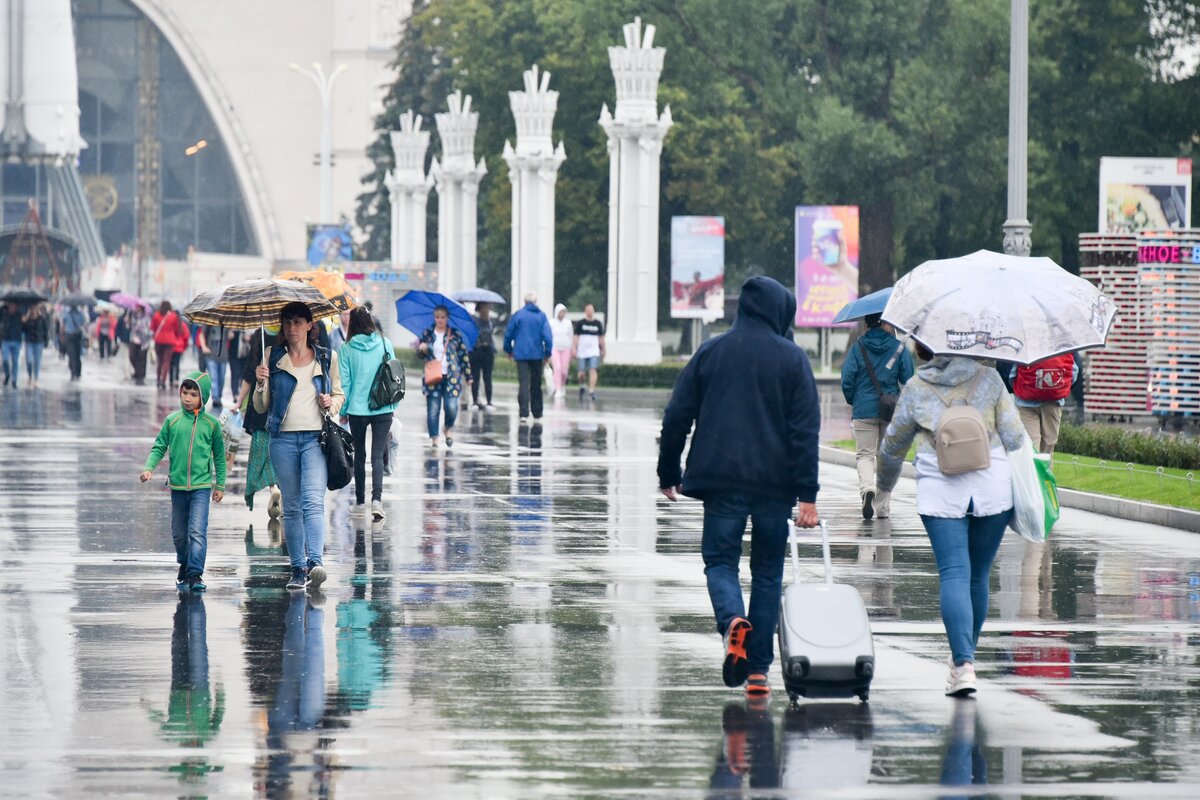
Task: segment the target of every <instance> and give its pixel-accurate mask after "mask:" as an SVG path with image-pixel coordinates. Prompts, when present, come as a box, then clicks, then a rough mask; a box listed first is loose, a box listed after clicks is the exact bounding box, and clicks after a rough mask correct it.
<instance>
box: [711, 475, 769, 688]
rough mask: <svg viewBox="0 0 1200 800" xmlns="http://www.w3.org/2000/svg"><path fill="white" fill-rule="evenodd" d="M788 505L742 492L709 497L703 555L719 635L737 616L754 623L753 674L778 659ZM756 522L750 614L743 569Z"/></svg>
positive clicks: (749, 649) (749, 657)
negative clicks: (740, 570)
mask: <svg viewBox="0 0 1200 800" xmlns="http://www.w3.org/2000/svg"><path fill="white" fill-rule="evenodd" d="M791 511H792V504H791V502H789V501H787V500H780V499H778V498H774V497H765V496H763V495H756V494H750V493H748V492H741V491H722V492H708V493H707V494H705V496H704V533H703V535H702V536H701V540H700V552H701V554H702V555H703V557H704V574H705V576H707V578H708V597H709V600H711V601H712V607H713V615H714V616H715V617H716V620H717V631H718V632H719V633H721V634H724V633H725V629H726V628H728V627H729V623H730V622H731V621H732V620H733V618H734V617H745V618H746V619H748V620H750V624H751V625H752V626H753V628H754V630H753V631H752V632H751V633H750V636H749V638H748V639H747V643H746V661H747V662H748V663H747V665H748V666H749V668H750V671H751V672H763V673H765V672H766V671H767V668H768V667H770V666H771V662H772V661H773V660H774V659H775V651H774V648H773V642H774V636H775V628H776V626H777V625H778V624H779V600H780V597H781V596H782V594H783V559H784V555H785V554H786V552H787V537H788V524H787V521H788V515H789V514H791ZM747 517H749V518H750V522H751V525H752V527H751V529H750V612H749V613H748V614H747V613H746V611H745V608H746V607H745V605H744V601H743V599H742V585H741V582H740V581H739V579H738V565H739V563H740V562H741V560H742V535H743V534H744V533H745V532H746V518H747Z"/></svg>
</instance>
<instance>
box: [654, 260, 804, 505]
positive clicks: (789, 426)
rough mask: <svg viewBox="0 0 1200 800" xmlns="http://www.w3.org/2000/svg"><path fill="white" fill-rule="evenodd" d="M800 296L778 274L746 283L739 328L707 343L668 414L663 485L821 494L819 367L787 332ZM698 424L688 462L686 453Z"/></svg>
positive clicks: (699, 493)
mask: <svg viewBox="0 0 1200 800" xmlns="http://www.w3.org/2000/svg"><path fill="white" fill-rule="evenodd" d="M795 315H796V299H795V297H793V296H792V293H791V292H789V291H788V290H787V289H785V288H784V287H783V285H782V284H780V283H779V282H778V281H775V280H772V279H771V278H763V277H755V278H751V279H750V280H748V281H746V283H745V285H743V286H742V295H741V299H740V300H739V302H738V316H737V321H736V322H735V323H734V325H733V328H732V330H730V331H729V333H726V334H724V335H721V336H717V337H715V338H713V339H710V340H709V341H707V342H705V343H704V344H703V345H701V346H700V349H699V350H697V351H696V354H695V355H694V356H692V360H691V361H689V362H688V365H687V366H686V367H685V368H684V370H683V372H682V373H680V375H679V380H678V381H677V382H676V383H675V391H674V392H673V393H672V395H671V402H670V404H669V405H668V406H667V410H666V412H665V413H664V414H663V426H662V441H661V446H660V449H659V455H658V482H659V486H661V487H664V488H665V487H668V486H677V485H679V484H682V485H683V493H684V494H686V495H688V496H689V497H696V498H700V499H703V498H704V495H705V494H706V493H708V492H712V491H720V490H730V491H739V490H740V491H745V492H751V493H755V494H761V495H767V496H770V497H776V498H781V499H790V500H792V501H795V500H796V499H797V498H798V499H799V500H801V501H803V502H807V503H812V502H815V501H816V497H817V490H818V489H819V488H820V487H819V484H818V482H817V442H818V434H819V433H820V428H821V410H820V406H819V404H818V401H817V386H816V382H815V381H814V380H813V374H812V367H810V366H809V363H808V357H807V356H806V355H805V354H804V351H803V350H801V349H800V348H799V347H797V346H796V344H795V343H794V342H793V341H792V339H791V337H790V336H789V335H788V334H789V333H790V330H791V326H792V320H793V319H794V318H795ZM693 423H695V426H696V430H695V432H694V433H693V434H692V448H691V451H690V452H689V453H688V459H687V469H686V470H685V471H684V472H683V473H682V474H681V473H680V469H679V458H680V455H681V454H682V452H683V445H684V443H685V441H686V440H687V435H688V433H689V432H690V431H691V430H692V425H693Z"/></svg>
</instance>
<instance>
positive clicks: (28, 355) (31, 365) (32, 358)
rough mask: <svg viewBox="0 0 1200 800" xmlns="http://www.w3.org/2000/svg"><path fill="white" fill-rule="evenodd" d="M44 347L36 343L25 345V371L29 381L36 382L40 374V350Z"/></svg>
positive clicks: (44, 346)
mask: <svg viewBox="0 0 1200 800" xmlns="http://www.w3.org/2000/svg"><path fill="white" fill-rule="evenodd" d="M45 348H46V345H44V344H40V343H38V342H26V343H25V370H26V372H28V373H29V379H30V380H34V381H36V380H37V379H38V378H39V377H41V374H42V350H44V349H45Z"/></svg>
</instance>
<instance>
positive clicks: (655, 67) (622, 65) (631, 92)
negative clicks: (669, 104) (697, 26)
mask: <svg viewBox="0 0 1200 800" xmlns="http://www.w3.org/2000/svg"><path fill="white" fill-rule="evenodd" d="M623 32H624V34H625V46H624V47H620V46H618V47H610V48H608V63H609V67H610V68H611V69H612V74H613V79H614V80H615V81H616V83H617V109H616V120H617V122H653V121H654V120H655V118H656V117H658V79H659V76H661V75H662V70H663V59H664V58H665V57H666V53H667V51H666V48H663V47H655V46H654V26H653V25H647V26H646V27H645V29H644V30H643V28H642V18H641V17H635V18H634V20H633V22H631V23H629V24H627V25H625V27H624V28H623Z"/></svg>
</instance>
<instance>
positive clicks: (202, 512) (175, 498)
mask: <svg viewBox="0 0 1200 800" xmlns="http://www.w3.org/2000/svg"><path fill="white" fill-rule="evenodd" d="M211 501H212V489H194V490H192V491H190V492H189V491H187V490H186V489H172V490H171V539H172V540H173V541H174V543H175V563H177V564H180V565H181V566H182V567H183V577H185V578H191V577H193V576H196V575H202V574H204V560H205V558H206V557H207V555H208V504H209V503H210V502H211Z"/></svg>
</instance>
